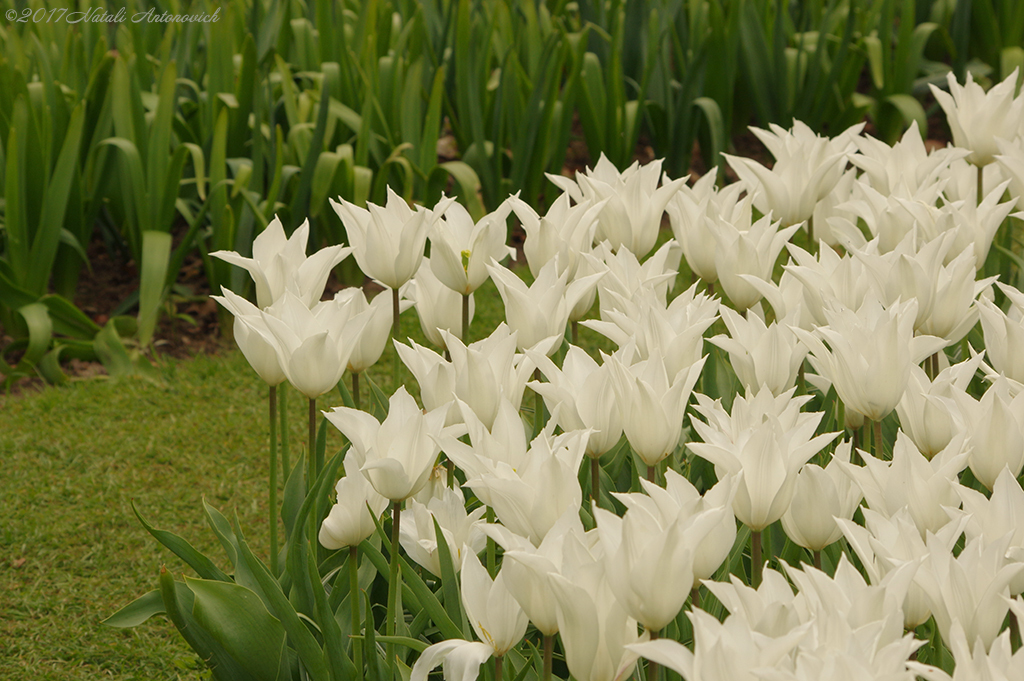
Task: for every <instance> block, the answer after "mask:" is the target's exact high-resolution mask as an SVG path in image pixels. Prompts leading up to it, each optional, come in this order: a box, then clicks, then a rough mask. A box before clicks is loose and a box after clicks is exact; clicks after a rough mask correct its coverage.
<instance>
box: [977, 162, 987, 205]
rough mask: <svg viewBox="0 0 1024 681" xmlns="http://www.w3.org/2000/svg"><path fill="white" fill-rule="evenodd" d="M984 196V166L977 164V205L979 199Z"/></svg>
mask: <svg viewBox="0 0 1024 681" xmlns="http://www.w3.org/2000/svg"><path fill="white" fill-rule="evenodd" d="M984 196H985V166H978V196H977V201H978V205H979V206H980V205H981V200H982V199H983V198H984Z"/></svg>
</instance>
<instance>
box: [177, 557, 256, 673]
mask: <svg viewBox="0 0 1024 681" xmlns="http://www.w3.org/2000/svg"><path fill="white" fill-rule="evenodd" d="M160 594H161V596H163V601H164V608H165V611H166V613H167V617H168V618H169V619H170V620H171V622H173V623H174V626H175V628H176V629H177V630H178V633H179V634H181V637H182V638H183V639H185V642H186V643H188V645H189V647H190V648H192V650H194V651H195V652H196V654H197V655H199V657H201V658H202V659H203V660H204V661H205V662H206V664H207V665H208V666H209V667H210V669H211V670H213V674H214V676H215V677H216V678H217V679H228V680H232V681H233V680H234V679H239V680H242V679H245V680H247V679H251V678H252V677H251V676H250V675H249V674H248V673H247V672H246V671H245V670H244V669H242V667H241V666H240V665H239V664H238V662H237V661H236V660H235V659H234V658H232V657H231V655H230V654H229V653H228V652H227V651H225V650H224V648H223V647H222V646H221V645H220V644H219V643H218V642H217V640H216V639H214V638H213V637H212V636H211V635H210V633H209V632H208V631H206V630H205V629H204V628H203V627H202V626H200V624H199V623H198V622H197V621H196V620H195V618H194V617H193V616H192V614H191V610H192V606H193V604H194V603H195V594H194V593H193V592H192V591H191V590H190V589H189V588H188V587H186V586H185V585H184V584H181V583H180V582H176V581H174V578H173V577H172V576H171V573H170V572H168V571H167V570H166V569H165V568H161V570H160Z"/></svg>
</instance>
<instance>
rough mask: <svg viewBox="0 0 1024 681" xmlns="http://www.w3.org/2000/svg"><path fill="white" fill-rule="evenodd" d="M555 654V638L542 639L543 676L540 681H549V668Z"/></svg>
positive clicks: (552, 636) (546, 637)
mask: <svg viewBox="0 0 1024 681" xmlns="http://www.w3.org/2000/svg"><path fill="white" fill-rule="evenodd" d="M554 654H555V637H554V635H553V634H552V635H551V636H545V637H544V675H543V676H542V677H541V681H551V666H552V664H551V663H552V661H553V659H554Z"/></svg>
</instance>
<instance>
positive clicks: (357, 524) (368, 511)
mask: <svg viewBox="0 0 1024 681" xmlns="http://www.w3.org/2000/svg"><path fill="white" fill-rule="evenodd" d="M344 465H345V477H343V478H341V479H340V480H338V484H337V485H335V490H336V491H337V493H338V499H337V501H336V502H335V504H334V505H333V506H331V510H330V512H329V513H328V514H327V517H326V518H324V521H323V523H321V525H320V534H319V539H320V543H321V544H322V545H323V546H324V547H325V548H328V549H331V550H332V551H333V550H335V549H343V548H346V547H350V546H359V545H360V544H361V543H362V542H363V540H365V539H368V538H369V537H370V535H372V534H373V533H374V532H376V529H377V526H376V523H375V520H376V519H377V518H379V517H380V514H381V513H383V512H384V509H386V508H387V507H388V500H387V498H385V497H382V496H381V495H380V494H378V493H377V492H376V491H375V490H374V489H373V487H372V486H371V485H370V482H369V480H367V479H366V477H365V476H363V474H362V473H361V472H360V471H359V468H358V464H357V463H356V457H354V456H346V457H345V464H344Z"/></svg>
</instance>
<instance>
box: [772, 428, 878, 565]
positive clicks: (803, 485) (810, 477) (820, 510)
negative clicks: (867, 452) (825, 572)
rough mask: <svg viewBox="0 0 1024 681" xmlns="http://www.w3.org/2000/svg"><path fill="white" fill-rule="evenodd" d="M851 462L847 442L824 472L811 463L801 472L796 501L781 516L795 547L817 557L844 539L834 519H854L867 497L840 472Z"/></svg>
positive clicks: (797, 481) (794, 497) (794, 495)
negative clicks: (810, 552)
mask: <svg viewBox="0 0 1024 681" xmlns="http://www.w3.org/2000/svg"><path fill="white" fill-rule="evenodd" d="M849 461H850V443H849V442H844V443H843V444H841V445H839V447H837V448H836V451H835V453H834V454H833V456H832V459H831V460H830V461H829V462H828V465H826V466H825V468H821V467H820V466H817V465H815V464H813V463H809V464H806V465H805V466H804V467H803V468H801V469H800V472H799V473H798V474H797V477H796V491H795V492H794V493H793V500H792V502H791V503H790V505H789V508H788V509H786V512H785V513H784V514H783V515H782V527H783V529H784V530H785V531H786V536H787V537H789V538H790V539H791V540H792V541H793V543H794V544H797V545H799V546H802V547H804V548H805V549H808V550H810V551H813V552H814V553H815V554H817V553H818V552H820V551H821V550H822V549H824V548H825V547H826V546H828V545H829V544H831V543H832V542H834V541H836V540H838V539H839V538H840V537H842V536H843V533H842V530H841V529H840V528H839V526H838V525H836V521H835V518H846V519H850V518H853V514H854V512H855V511H856V510H857V507H858V506H859V505H860V500H861V499H862V498H863V496H864V495H863V494H862V493H861V491H860V488H859V487H858V486H857V485H856V483H854V481H853V480H852V479H851V478H850V477H848V476H847V474H846V473H844V472H843V471H842V468H840V465H839V463H840V462H843V463H849ZM815 558H816V562H817V561H820V557H819V556H815ZM819 567H820V565H819Z"/></svg>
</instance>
